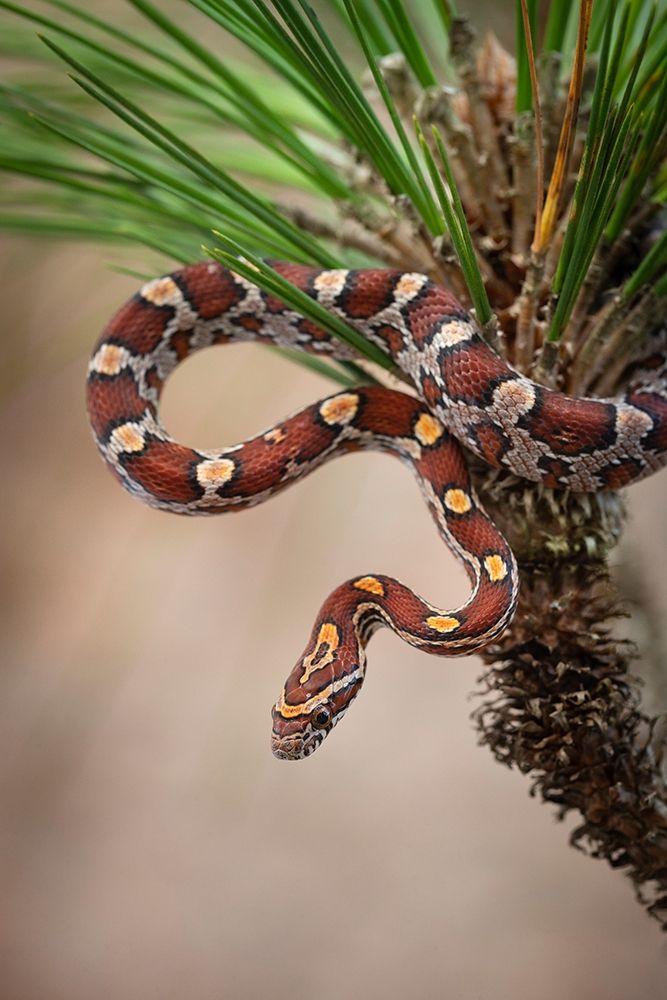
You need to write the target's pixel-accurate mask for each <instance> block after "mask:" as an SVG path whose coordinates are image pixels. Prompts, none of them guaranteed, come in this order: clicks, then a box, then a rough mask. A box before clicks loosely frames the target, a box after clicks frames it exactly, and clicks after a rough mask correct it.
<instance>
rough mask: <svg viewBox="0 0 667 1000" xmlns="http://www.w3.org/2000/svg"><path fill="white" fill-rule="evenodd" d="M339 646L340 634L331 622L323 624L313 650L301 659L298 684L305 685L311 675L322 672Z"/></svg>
mask: <svg viewBox="0 0 667 1000" xmlns="http://www.w3.org/2000/svg"><path fill="white" fill-rule="evenodd" d="M339 644H340V632H339V631H338V626H336V625H334V623H333V622H324V624H323V625H322V626H321V628H320V631H319V633H318V636H317V642H316V644H315V649H314V650H313V652H312V653H309V654H308V655H307V656H304V658H303V668H304V669H303V673H302V675H301V677H300V678H299V684H305V683H306V681H307V680H308V678H309V677H310V675H311V674H313V673H315V671H316V670H322V669H323V668H324V667H328V666H329V664H330V663H332V662H333V658H334V653H335V652H336V650H337V649H338V646H339Z"/></svg>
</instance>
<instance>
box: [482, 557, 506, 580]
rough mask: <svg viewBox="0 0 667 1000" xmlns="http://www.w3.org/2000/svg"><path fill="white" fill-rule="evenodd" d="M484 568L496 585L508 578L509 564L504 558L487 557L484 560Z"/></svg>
mask: <svg viewBox="0 0 667 1000" xmlns="http://www.w3.org/2000/svg"><path fill="white" fill-rule="evenodd" d="M484 568H485V569H486V572H487V573H488V574H489V579H490V580H493V582H494V583H497V582H498V581H499V580H504V579H505V577H506V576H507V563H506V562H505V560H504V559H503V557H502V556H499V555H492V556H486V558H485V559H484Z"/></svg>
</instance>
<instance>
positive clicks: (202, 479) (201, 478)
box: [197, 458, 236, 489]
mask: <svg viewBox="0 0 667 1000" xmlns="http://www.w3.org/2000/svg"><path fill="white" fill-rule="evenodd" d="M235 468H236V465H235V464H234V462H232V460H231V459H229V458H208V459H206V461H204V462H200V463H199V465H198V466H197V482H198V483H199V485H200V486H204V487H206V486H213V487H215V488H216V489H217V488H218V487H219V486H224V484H225V483H228V482H229V480H230V479H231V478H232V476H233V475H234V469H235Z"/></svg>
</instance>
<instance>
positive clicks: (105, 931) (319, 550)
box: [0, 2, 667, 1000]
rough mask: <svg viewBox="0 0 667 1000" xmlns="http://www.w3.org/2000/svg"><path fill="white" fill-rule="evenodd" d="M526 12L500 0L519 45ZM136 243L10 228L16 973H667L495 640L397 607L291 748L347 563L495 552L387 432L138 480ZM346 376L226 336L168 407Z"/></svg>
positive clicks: (8, 823)
mask: <svg viewBox="0 0 667 1000" xmlns="http://www.w3.org/2000/svg"><path fill="white" fill-rule="evenodd" d="M461 6H464V5H461ZM468 6H470V5H468ZM485 6H486V5H484V4H475V5H474V9H475V16H476V19H477V21H478V22H479V23H480V24H483V25H484V26H486V25H488V24H489V23H491V22H490V17H491V15H489V16H487V13H486V11H485V9H484V8H485ZM106 8H107V10H108V8H109V5H106ZM503 8H506V10H503ZM512 15H513V4H510V3H509V2H508V3H506V4H500V5H499V4H495V5H494V14H493V16H494V17H495V21H494V24H495V27H496V28H499V30H500V31H501V34H502V33H504V39H505V41H506V42H507V44H511V28H508V21H507V18H508V17H510V18H511V16H512ZM501 17H502V18H503V19H504V22H499V18H501ZM112 258H113V259H116V260H117V255H115V256H114V255H112V254H111V253H110V252H109V251H106V250H100V249H99V248H97V247H85V246H80V245H71V244H70V245H62V244H56V243H51V244H49V243H47V244H40V245H38V244H36V243H34V242H28V241H24V240H19V239H11V240H9V239H6V240H5V241H4V243H3V245H2V248H1V249H0V265H1V267H2V288H3V294H4V317H3V318H4V324H3V325H4V334H3V336H2V346H1V349H2V354H3V358H2V365H1V377H2V381H3V388H2V403H1V405H2V423H1V431H0V433H2V437H3V444H2V455H3V457H4V462H5V465H4V470H3V490H2V501H1V502H2V505H3V508H4V510H3V517H2V520H3V524H4V527H5V530H4V531H3V533H2V534H3V541H2V546H3V551H2V566H3V573H2V588H3V602H2V622H1V634H2V647H3V648H2V663H3V665H2V671H1V673H0V686H1V698H0V880H1V881H0V886H1V891H2V899H3V907H2V912H1V913H0V1000H41V998H45V997H48V998H49V1000H88V998H89V997H91V996H93V995H100V996H103V997H104V998H105V1000H120V998H124V1000H149V998H156V1000H157V998H160V1000H171V998H182V997H187V998H188V1000H214V998H215V1000H218V998H243V1000H245V998H247V1000H254V998H263V997H268V996H271V997H273V998H275V1000H287V998H288V997H289V998H290V1000H300V998H304V1000H310V998H313V997H319V998H322V1000H336V998H341V997H346V998H347V997H350V998H357V997H364V998H369V1000H374V998H380V997H383V998H387V1000H394V998H396V1000H398V998H402V997H405V996H408V995H409V996H411V997H416V998H420V1000H421V998H423V1000H430V998H440V997H447V998H462V1000H468V998H471V1000H472V998H484V1000H486V998H488V1000H504V998H513V1000H523V998H526V1000H528V998H533V997H535V996H536V995H539V996H540V997H541V998H542V1000H556V998H560V997H562V996H574V997H577V998H579V1000H603V998H604V1000H625V998H628V997H633V998H634V1000H644V998H649V997H651V998H653V997H655V996H656V995H658V994H661V992H662V991H661V987H662V989H663V990H664V986H665V983H666V981H667V978H666V974H665V970H666V968H667V945H666V944H665V941H664V938H663V936H662V935H661V934H660V932H659V930H658V928H657V926H656V925H655V924H653V923H652V922H651V921H650V920H649V919H648V918H647V917H646V915H645V913H644V912H643V910H642V909H641V907H639V906H638V905H637V903H636V902H635V901H634V899H633V894H632V890H631V888H630V885H629V883H626V881H625V880H624V878H623V876H622V875H621V874H619V873H616V872H613V871H611V870H610V869H609V868H607V867H606V866H604V865H602V864H599V863H596V862H594V861H592V860H588V859H586V858H585V857H584V856H583V855H582V854H580V853H578V852H576V851H574V850H573V849H572V848H570V847H569V846H568V832H569V830H570V829H571V828H572V827H573V826H574V825H575V823H574V821H572V822H569V823H566V824H558V823H556V822H555V819H554V815H553V811H552V810H551V809H550V808H548V807H545V806H543V805H541V804H540V803H538V802H537V801H534V800H532V799H531V798H530V797H529V795H528V791H529V782H528V780H527V779H526V778H525V777H522V776H521V775H519V774H516V773H513V772H510V771H508V770H506V769H504V768H501V767H500V766H499V765H498V764H497V763H495V761H494V760H493V759H492V757H491V755H490V754H489V752H488V751H487V750H486V749H484V748H480V747H479V746H477V737H476V733H475V730H474V728H473V726H472V724H471V722H470V721H469V713H470V711H471V710H472V708H473V707H474V705H475V701H474V695H473V698H472V700H471V692H474V691H475V688H476V680H477V678H478V676H479V674H480V672H481V666H480V662H479V661H478V660H475V659H474V658H470V659H464V660H449V661H448V660H441V659H439V658H436V657H429V656H427V655H425V654H423V653H419V652H417V651H416V650H414V649H411V648H410V647H408V646H406V645H404V644H402V643H400V642H399V640H398V639H397V638H395V637H394V636H393V635H391V634H390V633H388V632H384V631H383V632H381V633H379V634H378V635H377V636H376V637H375V638H374V640H373V642H372V644H371V647H370V650H369V673H368V678H367V681H366V685H365V687H364V691H363V693H362V695H361V697H360V698H359V700H358V702H357V703H356V704H355V706H354V707H353V708H352V709H351V711H350V713H349V715H348V716H347V717H346V719H345V721H344V722H343V723H342V725H341V726H340V727H339V728H338V729H337V730H336V732H335V733H334V734H333V735H332V736H331V738H330V740H329V741H327V743H326V745H325V747H324V748H323V749H322V750H321V751H320V752H319V753H318V754H316V755H315V756H314V757H312V758H310V759H308V760H307V761H304V762H299V763H287V762H281V761H277V760H274V759H273V758H272V756H271V753H270V749H269V732H270V716H269V711H270V707H271V705H272V703H273V701H274V700H275V698H276V696H277V694H278V692H279V690H280V687H281V684H282V681H283V679H284V677H285V675H286V674H287V672H288V671H289V669H290V668H291V666H292V665H293V662H294V660H295V659H296V657H297V655H298V654H299V652H300V651H301V649H302V647H303V645H304V642H305V639H306V637H307V635H308V633H309V630H310V628H311V624H312V621H313V618H314V616H315V614H316V612H317V610H318V608H319V606H320V604H321V602H322V600H323V599H324V597H325V596H326V595H327V594H328V593H329V592H330V591H331V590H332V589H333V587H335V586H336V585H337V584H338V583H339V582H341V581H342V580H344V579H346V578H347V577H349V576H352V575H353V574H362V573H367V572H380V571H381V572H385V573H389V574H391V575H396V576H398V577H400V578H403V579H405V580H406V582H409V583H410V584H411V585H412V586H414V587H415V589H417V590H418V591H419V592H420V593H422V594H424V595H425V596H427V597H428V598H429V599H430V600H432V601H434V602H438V603H440V604H441V605H442V606H444V607H447V606H450V607H451V606H455V605H456V604H457V603H460V602H461V601H462V600H463V599H464V598H465V594H466V581H465V578H464V575H463V573H462V572H461V571H460V570H459V568H458V567H457V565H456V564H455V562H454V560H453V558H452V557H451V556H450V555H449V553H448V552H446V551H444V550H443V548H442V547H441V546H440V544H439V543H438V542H437V539H436V537H435V535H434V530H433V527H432V525H431V523H430V519H429V517H428V515H427V512H426V510H425V509H424V506H423V503H422V501H421V499H420V498H419V496H418V491H417V489H416V486H415V484H414V483H413V482H412V481H411V480H410V477H409V476H408V475H407V473H406V472H405V470H404V469H403V468H402V467H400V466H399V464H398V463H394V462H391V461H389V460H388V459H386V458H384V457H381V456H375V455H359V456H350V457H348V458H346V459H345V461H341V462H336V463H333V464H329V465H327V466H326V467H325V468H324V469H323V470H321V471H320V472H318V473H317V474H316V475H315V476H314V477H312V478H311V479H310V480H307V481H305V482H304V483H302V484H301V485H300V486H299V487H298V488H296V489H294V490H292V491H290V492H288V493H287V494H285V495H283V496H280V497H278V498H276V499H275V500H273V501H272V502H271V503H270V504H268V505H266V506H263V507H260V508H256V509H254V510H250V511H246V512H244V513H243V514H242V515H241V516H239V517H234V518H232V517H222V518H220V519H185V518H184V519H180V518H178V517H175V516H170V515H166V514H162V513H158V512H155V511H152V510H149V509H148V508H144V507H143V506H141V505H140V504H139V503H137V502H136V501H135V500H133V499H131V498H130V497H129V496H127V495H126V494H125V493H124V492H123V491H122V490H121V489H120V488H119V487H118V485H117V484H116V483H115V482H114V480H113V479H112V478H111V477H110V475H109V474H108V473H107V471H106V470H105V468H104V467H103V465H102V463H101V461H100V460H99V458H98V456H97V454H96V451H95V448H94V446H93V443H92V440H91V437H90V434H89V431H88V427H87V423H86V418H85V412H84V402H83V390H84V379H85V367H86V361H87V355H88V352H89V350H90V347H91V345H92V343H93V341H94V339H95V337H96V336H97V333H98V331H99V330H100V329H101V328H102V326H103V325H104V323H105V322H106V320H107V319H108V317H109V316H110V315H111V313H112V312H113V311H114V310H115V309H116V308H117V307H118V305H119V304H120V303H122V301H123V300H124V299H125V298H127V297H128V296H129V295H131V294H132V292H133V291H134V290H135V288H136V284H137V283H136V281H135V280H133V279H131V278H127V277H124V276H121V275H119V274H117V273H113V272H112V271H110V270H109V269H108V267H107V264H108V262H109V261H110V260H111V259H112ZM330 388H331V383H329V382H326V381H324V380H323V379H319V378H318V377H317V376H315V375H313V374H311V373H307V372H305V371H303V370H302V369H300V368H298V367H296V366H295V365H293V364H290V363H288V362H286V361H283V360H281V359H279V358H277V357H276V356H275V355H271V354H269V353H268V352H266V351H264V350H262V349H259V348H255V349H253V348H252V347H235V348H234V349H233V350H225V351H222V350H218V351H210V352H208V351H207V352H204V353H203V354H200V355H198V356H196V357H194V358H192V359H191V360H189V361H188V362H187V364H185V365H184V366H183V367H182V368H181V369H179V370H178V372H177V373H176V374H175V376H174V377H173V378H172V379H171V380H170V382H169V384H168V386H167V389H166V392H165V397H164V404H163V416H164V419H165V422H166V423H167V426H168V427H169V429H170V430H171V431H172V432H173V433H174V434H175V435H176V436H177V437H179V438H180V439H181V440H183V441H186V442H188V443H192V444H195V445H198V446H203V447H214V446H217V445H220V444H223V443H231V442H233V441H235V440H239V439H241V438H243V437H246V436H248V435H250V434H253V433H255V432H257V431H260V430H262V429H263V428H265V427H267V426H269V425H270V424H272V423H273V422H275V421H276V419H278V418H279V417H281V416H283V415H285V414H286V413H288V412H289V411H290V410H293V409H295V408H297V407H299V406H301V405H304V404H306V403H308V402H310V401H311V400H313V399H315V398H317V397H318V396H319V395H323V394H325V393H326V392H328V391H330ZM663 477H664V474H663V476H658V477H654V479H652V480H651V481H649V482H647V483H644V484H640V485H639V486H636V487H634V488H633V489H632V491H631V493H630V495H629V497H628V499H629V506H630V512H631V520H630V524H629V527H628V532H627V537H626V539H625V541H624V543H623V546H622V551H621V553H620V555H619V559H621V558H622V561H623V565H624V567H625V568H624V572H626V573H627V574H628V575H629V576H633V577H637V578H639V579H643V580H645V581H648V585H649V586H650V587H652V588H654V589H655V591H656V592H658V593H659V595H660V597H659V600H660V601H661V602H662V606H663V607H662V613H663V614H664V611H665V610H666V609H665V605H667V597H665V588H664V582H663V578H662V575H661V572H660V571H661V570H662V568H663V566H664V557H665V554H666V553H667V525H666V524H665V518H664V500H663V499H662V497H664V489H665V483H664V478H663ZM656 555H657V556H658V558H656ZM652 697H653V698H654V699H655V698H656V697H658V701H659V696H656V693H655V690H654V689H653V690H652ZM664 707H665V705H664V704H662V705H659V704H658V705H652V708H653V709H659V708H662V709H663V710H664Z"/></svg>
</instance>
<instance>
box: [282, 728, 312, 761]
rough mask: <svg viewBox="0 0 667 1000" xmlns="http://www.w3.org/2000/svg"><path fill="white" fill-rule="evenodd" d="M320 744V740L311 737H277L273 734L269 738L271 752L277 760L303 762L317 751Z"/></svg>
mask: <svg viewBox="0 0 667 1000" xmlns="http://www.w3.org/2000/svg"><path fill="white" fill-rule="evenodd" d="M320 743H321V740H318V739H314V738H313V737H312V736H310V737H308V738H306V737H304V736H301V735H292V736H277V735H276V734H275V733H273V735H272V736H271V750H272V752H273V756H274V757H277V758H278V759H279V760H303V758H304V757H309V756H310V754H311V753H313V752H314V751H315V750H317V748H318V746H319V745H320Z"/></svg>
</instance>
